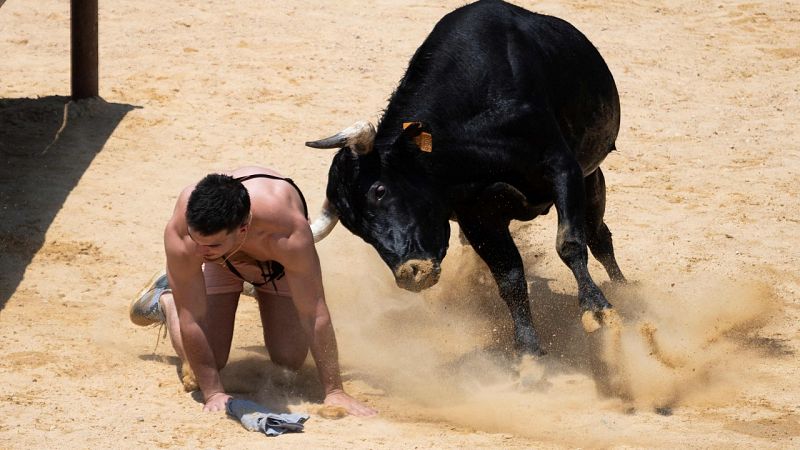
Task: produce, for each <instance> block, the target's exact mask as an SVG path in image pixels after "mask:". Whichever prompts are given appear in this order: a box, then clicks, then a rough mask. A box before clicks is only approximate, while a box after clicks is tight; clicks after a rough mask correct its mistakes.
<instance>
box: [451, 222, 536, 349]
mask: <svg viewBox="0 0 800 450" xmlns="http://www.w3.org/2000/svg"><path fill="white" fill-rule="evenodd" d="M484 212H485V211H484ZM472 213H473V214H461V215H459V218H458V223H459V225H460V227H461V229H462V230H463V231H464V235H465V236H466V237H467V239H468V240H469V242H470V244H471V245H472V248H474V249H475V251H476V252H477V253H478V256H480V257H481V259H483V261H484V262H486V264H487V265H488V266H489V270H491V272H492V275H493V276H494V279H495V282H497V287H498V289H499V290H500V297H502V298H503V300H504V301H505V302H506V304H507V305H508V308H509V310H510V311H511V318H512V320H513V321H514V345H515V347H516V349H517V351H519V352H523V353H528V354H532V355H537V356H539V355H544V354H545V352H544V350H542V348H541V347H540V346H539V339H538V337H537V336H536V332H535V331H534V329H533V320H532V319H531V307H530V303H529V302H528V284H527V282H526V281H525V269H524V268H523V265H522V257H520V255H519V251H518V250H517V246H516V245H515V244H514V239H513V238H512V237H511V233H510V232H509V231H508V220H498V217H497V215H494V216H493V215H491V214H481V215H480V216H477V215H474V211H473V212H472Z"/></svg>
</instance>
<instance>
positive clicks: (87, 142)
mask: <svg viewBox="0 0 800 450" xmlns="http://www.w3.org/2000/svg"><path fill="white" fill-rule="evenodd" d="M0 3H2V2H0ZM134 108H137V107H136V106H133V105H127V104H119V103H108V102H105V101H104V100H102V99H100V98H94V99H87V100H82V101H79V102H70V99H69V97H62V96H50V97H42V98H36V99H30V98H17V99H0V218H2V219H0V312H1V311H2V310H3V309H4V308H5V306H6V303H7V302H8V299H9V298H10V297H11V296H12V295H13V293H14V292H15V291H16V289H17V287H18V285H19V283H20V281H21V280H22V277H23V275H24V274H25V270H26V268H27V266H28V264H29V263H30V262H31V259H32V258H33V256H34V255H35V254H36V252H38V251H39V249H40V248H41V247H42V244H43V242H44V236H45V233H46V232H47V229H48V228H49V226H50V224H51V223H52V221H53V218H54V217H55V215H56V214H57V213H58V211H59V210H60V209H61V207H62V205H63V204H64V201H65V200H66V198H67V196H68V195H69V193H70V192H71V191H72V189H73V188H74V187H75V185H76V184H77V183H78V181H79V180H80V178H81V176H82V175H83V173H84V172H85V171H86V169H87V168H88V167H89V164H91V162H92V160H93V159H94V157H95V156H96V155H97V154H98V153H99V152H100V151H102V149H103V147H104V146H105V143H106V141H108V139H109V137H110V136H111V134H112V133H113V132H114V129H115V128H116V127H117V125H118V124H119V123H120V122H121V121H122V119H123V118H124V117H125V115H126V114H127V113H128V112H129V111H131V110H132V109H134Z"/></svg>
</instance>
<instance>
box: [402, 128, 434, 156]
mask: <svg viewBox="0 0 800 450" xmlns="http://www.w3.org/2000/svg"><path fill="white" fill-rule="evenodd" d="M410 126H416V127H418V128H422V122H404V123H403V129H404V130H406V129H408V127H410ZM411 139H412V140H413V141H414V144H416V146H417V147H419V149H420V150H422V151H423V152H426V153H430V152H432V151H433V136H431V134H430V133H428V132H425V131H422V132H420V133H419V134H418V135H416V136H414V137H412V138H411Z"/></svg>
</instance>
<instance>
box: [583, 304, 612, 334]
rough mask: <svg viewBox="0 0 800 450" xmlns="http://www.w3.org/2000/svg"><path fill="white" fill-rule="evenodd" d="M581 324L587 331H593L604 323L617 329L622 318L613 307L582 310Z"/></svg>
mask: <svg viewBox="0 0 800 450" xmlns="http://www.w3.org/2000/svg"><path fill="white" fill-rule="evenodd" d="M581 324H583V329H584V331H586V332H587V333H594V332H595V331H597V330H599V329H600V327H601V326H603V325H606V326H607V327H609V328H612V329H618V328H619V327H620V326H621V324H622V320H621V319H620V317H619V314H617V310H615V309H613V308H603V309H601V310H600V311H584V312H583V315H582V316H581Z"/></svg>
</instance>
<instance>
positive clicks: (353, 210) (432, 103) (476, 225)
mask: <svg viewBox="0 0 800 450" xmlns="http://www.w3.org/2000/svg"><path fill="white" fill-rule="evenodd" d="M619 120H620V111H619V97H618V94H617V89H616V86H615V84H614V79H613V77H612V76H611V73H610V72H609V70H608V67H607V66H606V64H605V62H604V61H603V58H602V57H601V56H600V54H599V53H598V51H597V50H596V49H595V47H594V46H593V45H592V44H591V43H590V42H589V41H588V40H587V38H586V37H585V36H584V35H583V34H582V33H581V32H580V31H578V30H577V29H575V28H574V27H573V26H572V25H570V24H569V23H567V22H565V21H563V20H560V19H557V18H554V17H549V16H544V15H538V14H534V13H531V12H529V11H527V10H524V9H522V8H519V7H516V6H513V5H510V4H507V3H503V2H500V1H489V0H485V1H480V2H477V3H474V4H472V5H468V6H465V7H462V8H460V9H457V10H455V11H454V12H452V13H450V14H448V15H446V16H445V17H444V18H442V20H441V21H440V22H439V23H438V24H437V25H436V27H435V28H434V29H433V31H432V32H431V34H430V35H429V36H428V38H427V39H426V40H425V42H424V43H423V44H422V46H421V47H420V48H419V49H418V50H417V51H416V53H415V54H414V56H413V57H412V59H411V62H410V64H409V67H408V70H407V71H406V73H405V75H404V76H403V78H402V80H401V81H400V85H399V87H398V88H397V90H396V91H395V92H394V94H393V95H392V97H391V100H390V101H389V105H388V107H387V108H386V111H385V113H384V115H383V118H382V119H381V121H380V124H379V125H378V127H377V130H376V129H375V128H374V127H373V126H372V125H371V124H369V123H366V122H359V123H357V124H355V125H353V126H352V127H349V128H347V129H345V130H344V131H342V132H340V133H338V134H337V135H335V136H332V137H330V138H327V139H323V140H320V141H315V142H309V143H307V145H309V146H311V147H316V148H341V150H340V151H339V152H338V153H337V154H336V156H335V157H334V159H333V163H332V164H331V168H330V172H329V178H328V187H327V201H326V202H325V206H324V211H323V213H324V214H323V217H322V220H321V221H318V222H316V223H315V226H314V228H315V234H316V235H317V236H319V235H322V236H323V237H324V235H325V234H327V232H328V231H330V228H332V227H333V225H335V223H336V218H337V216H338V219H339V220H341V222H342V223H343V224H344V226H345V227H347V229H349V230H350V231H351V232H353V233H355V234H356V235H358V236H360V237H361V238H362V239H364V240H365V241H366V242H368V243H369V244H371V245H372V246H373V247H375V249H376V250H377V251H378V253H379V254H380V256H381V258H383V260H384V261H385V262H386V264H387V265H388V266H389V267H390V268H391V269H392V271H393V272H394V274H395V278H396V280H397V284H398V285H399V286H401V287H403V288H405V289H409V290H412V291H419V290H421V289H425V288H427V287H429V286H431V285H433V284H435V283H436V282H437V281H438V278H439V272H440V263H441V261H442V259H443V258H444V256H445V253H446V251H447V246H448V240H449V236H450V226H449V222H448V221H449V220H456V221H457V222H458V224H459V226H460V228H461V230H462V231H463V233H464V236H465V237H466V238H467V240H468V241H469V243H470V244H471V245H472V247H473V248H474V249H475V251H476V252H477V253H478V255H479V256H480V257H481V258H482V259H483V260H484V261H485V262H486V264H487V265H488V266H489V269H490V270H491V272H492V275H493V276H494V279H495V281H496V282H497V285H498V288H499V290H500V295H501V297H502V298H503V300H504V301H505V302H506V304H508V307H509V309H510V310H511V316H512V318H513V321H514V332H515V344H516V346H517V348H518V349H519V350H521V351H523V352H527V353H532V354H542V353H543V351H542V349H541V347H540V345H539V340H538V338H537V336H536V332H535V330H534V327H533V322H532V320H531V312H530V304H529V302H528V289H527V283H526V280H525V271H524V269H523V264H522V258H521V257H520V254H519V251H518V250H517V248H516V246H515V244H514V241H513V239H512V237H511V234H510V232H509V229H508V226H509V223H510V221H511V220H512V219H515V220H531V219H533V218H535V217H536V216H538V215H543V214H546V213H547V212H548V210H549V209H550V207H551V206H553V205H555V209H556V211H557V213H558V234H557V239H556V248H557V250H558V255H559V256H560V257H561V259H562V260H563V261H564V263H565V264H566V265H567V266H568V267H569V268H570V270H572V273H573V274H574V276H575V279H576V280H577V282H578V298H579V302H580V306H581V308H582V310H583V311H584V314H583V319H584V326H586V327H587V330H588V331H593V330H594V329H596V328H597V327H599V326H600V322H602V321H603V320H604V319H607V318H608V317H609V313H610V312H612V310H611V309H610V308H611V304H610V303H609V302H608V301H607V300H606V298H605V296H604V295H603V293H602V291H601V290H600V289H599V288H598V287H597V285H596V284H595V282H594V281H593V280H592V278H591V276H590V275H589V272H588V269H587V258H588V256H587V249H586V248H587V244H588V247H589V248H590V249H591V251H592V254H593V255H594V256H595V258H597V259H598V260H599V261H600V262H601V263H602V264H603V266H604V267H605V269H606V271H607V272H608V275H609V276H610V278H611V279H612V280H613V281H615V282H622V281H624V280H625V278H624V277H623V275H622V273H621V271H620V269H619V266H618V265H617V262H616V259H615V257H614V251H613V247H612V243H611V232H610V231H609V230H608V227H607V226H606V224H605V223H604V222H603V214H604V210H605V195H606V194H605V190H606V188H605V182H604V179H603V173H602V171H601V170H600V167H599V165H600V163H601V162H602V161H603V159H605V157H606V155H608V153H609V152H611V151H612V150H613V149H614V142H615V139H616V137H617V133H618V131H619Z"/></svg>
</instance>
